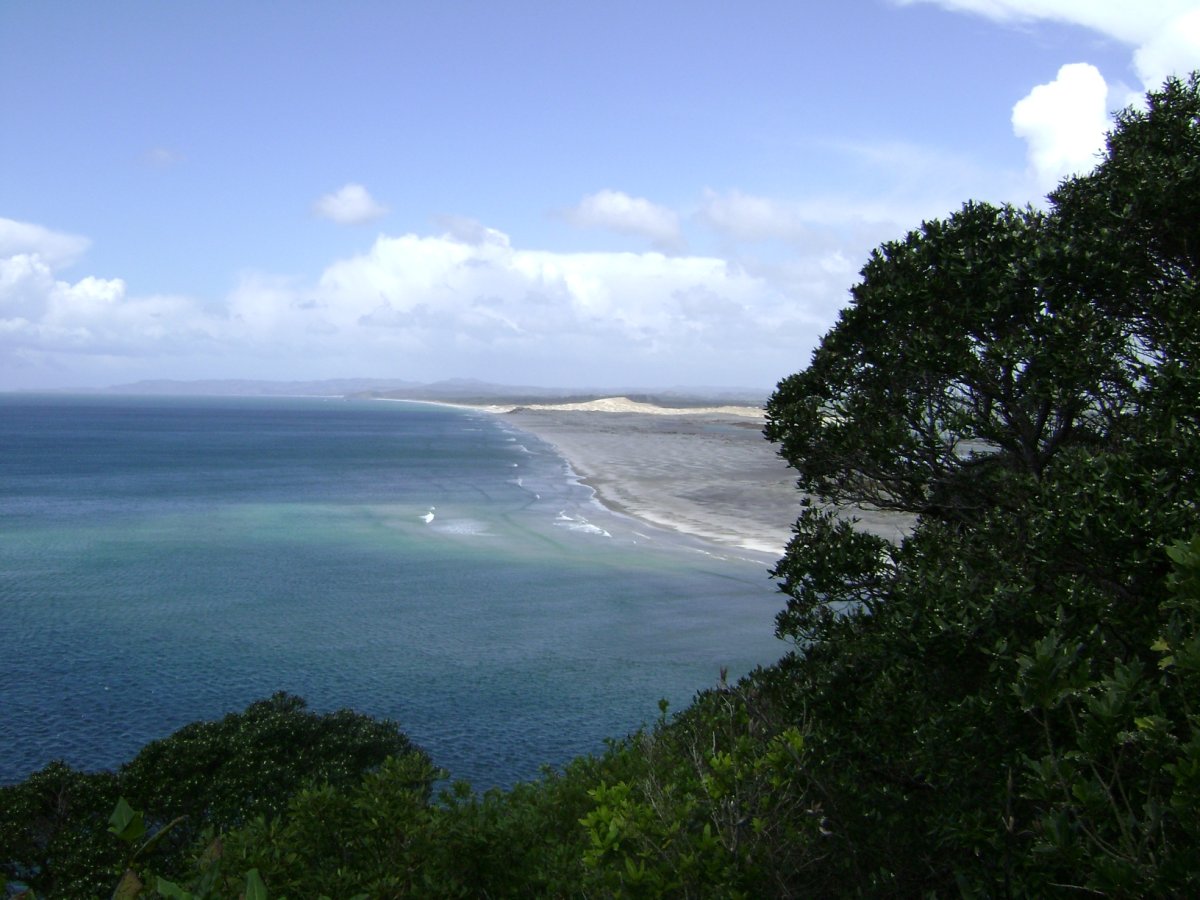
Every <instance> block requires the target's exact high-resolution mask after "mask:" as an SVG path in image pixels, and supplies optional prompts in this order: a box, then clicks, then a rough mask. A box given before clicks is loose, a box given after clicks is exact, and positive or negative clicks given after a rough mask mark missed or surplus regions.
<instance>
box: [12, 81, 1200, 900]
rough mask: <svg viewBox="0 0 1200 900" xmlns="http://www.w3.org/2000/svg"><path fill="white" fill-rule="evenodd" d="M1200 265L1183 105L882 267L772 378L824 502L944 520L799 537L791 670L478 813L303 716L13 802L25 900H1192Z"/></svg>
mask: <svg viewBox="0 0 1200 900" xmlns="http://www.w3.org/2000/svg"><path fill="white" fill-rule="evenodd" d="M1198 268H1200V80H1198V79H1197V77H1196V76H1193V77H1192V78H1191V79H1189V80H1188V81H1178V80H1173V81H1169V82H1168V83H1167V84H1166V85H1165V86H1164V87H1163V88H1162V90H1160V91H1157V92H1154V93H1152V94H1151V95H1149V97H1148V105H1147V106H1146V108H1144V109H1130V110H1127V111H1125V112H1124V113H1122V114H1121V115H1120V116H1119V118H1118V121H1117V124H1116V127H1115V129H1114V130H1113V132H1112V134H1111V135H1110V137H1109V140H1108V145H1107V151H1106V153H1105V156H1104V158H1103V160H1102V161H1101V163H1100V164H1099V166H1098V167H1097V168H1096V170H1095V171H1094V172H1093V173H1091V174H1089V175H1086V176H1083V177H1079V178H1074V179H1071V180H1069V181H1067V182H1065V183H1063V184H1062V185H1061V186H1060V187H1059V188H1058V189H1057V190H1056V191H1055V192H1054V193H1053V194H1052V195H1051V197H1050V205H1049V208H1048V210H1046V211H1038V210H1034V209H1030V208H1025V209H1018V208H1012V207H993V206H989V205H987V204H982V203H968V204H966V205H965V206H964V207H963V208H962V209H961V210H959V211H958V212H955V213H954V214H952V215H950V216H949V217H947V218H946V219H945V220H935V221H930V222H926V223H923V224H922V225H921V227H920V228H919V229H917V230H915V231H913V232H911V233H910V234H908V235H906V236H905V237H903V238H901V239H899V240H897V241H894V242H890V243H887V244H885V245H883V246H882V247H880V248H879V249H878V250H876V251H875V252H874V253H873V254H872V255H871V257H870V259H869V260H868V261H867V263H866V266H865V267H864V269H863V270H862V280H861V281H860V283H859V284H858V285H857V286H856V287H855V288H854V290H853V299H852V303H851V304H850V306H849V307H848V308H847V309H846V310H845V311H844V312H843V313H842V315H841V317H840V319H839V321H838V323H837V324H836V326H835V327H834V328H833V329H832V330H831V331H830V332H829V333H828V334H827V335H826V336H825V338H824V339H823V340H822V342H821V344H820V346H819V347H818V349H817V350H816V352H815V353H814V355H813V359H812V362H811V364H810V365H809V366H808V368H806V369H805V370H804V371H802V372H800V373H798V374H796V375H793V376H791V377H789V378H787V379H785V380H784V381H783V382H781V384H780V385H779V388H778V390H777V391H776V392H775V394H774V395H773V396H772V398H771V400H770V402H769V404H768V409H767V414H768V425H767V435H768V437H769V438H771V439H772V440H774V441H776V442H778V443H779V445H780V448H781V452H782V454H783V455H784V456H785V458H786V459H787V460H788V461H789V462H790V463H791V464H792V466H793V467H794V468H795V469H796V472H797V476H798V481H799V486H800V488H801V489H803V490H804V491H805V492H807V493H810V494H813V495H816V496H818V497H820V498H822V499H823V500H826V501H828V502H829V503H833V504H846V505H851V504H863V503H865V504H870V505H874V506H877V507H880V508H886V509H897V510H903V511H907V512H910V513H915V514H916V515H917V516H918V519H917V525H916V527H915V529H914V530H913V532H912V533H911V535H910V536H909V537H908V538H907V539H905V540H904V541H903V542H902V543H900V544H899V545H893V544H890V543H888V542H886V541H884V540H882V539H880V538H877V537H874V536H872V535H868V534H864V533H861V532H858V531H856V530H854V529H853V528H852V527H851V526H849V525H847V524H845V523H844V522H843V521H842V520H841V519H839V518H837V517H836V516H835V515H834V514H833V513H832V511H831V510H830V509H829V508H828V507H827V506H818V505H812V506H809V507H807V508H806V509H805V511H804V513H803V515H802V516H801V517H800V519H799V521H798V522H797V523H796V528H795V535H794V538H793V540H792V541H791V543H790V544H789V546H788V548H787V551H786V553H785V555H784V557H783V559H781V560H780V562H779V564H778V566H777V569H776V573H775V574H776V576H777V578H778V579H779V582H780V585H781V588H782V590H783V597H784V602H785V606H784V609H783V610H782V612H781V613H780V615H779V618H778V631H779V634H780V636H781V637H783V638H785V639H787V640H788V641H791V642H792V644H793V652H791V653H790V654H788V655H787V656H785V657H784V659H783V660H782V661H781V662H780V663H779V664H777V665H775V666H772V667H770V668H766V669H761V670H759V671H756V672H754V673H753V674H751V675H750V676H748V677H747V678H745V679H743V680H742V681H740V682H739V683H737V684H734V685H721V686H720V687H718V688H717V689H714V690H711V691H707V692H705V693H702V694H700V695H699V696H698V697H697V698H696V699H695V701H694V703H693V704H692V705H691V706H690V707H689V708H687V709H685V710H683V711H682V712H680V713H678V714H676V715H669V714H668V713H669V711H668V710H666V709H665V707H664V709H663V714H662V716H661V718H660V719H659V721H658V722H657V723H655V724H654V725H653V726H651V727H647V728H645V729H644V730H642V731H640V732H638V733H636V734H633V735H631V736H629V737H627V738H625V739H624V740H620V741H614V742H613V743H612V744H611V746H610V747H609V748H608V750H607V751H606V752H604V753H603V754H600V755H598V756H596V757H594V758H581V759H577V760H575V761H574V762H572V763H571V764H569V765H568V766H566V767H565V768H564V769H563V770H562V771H555V772H547V773H546V774H545V775H544V776H543V777H542V778H541V779H539V780H537V781H534V782H531V783H527V784H521V785H518V786H517V787H515V788H513V789H511V790H509V791H507V792H499V791H494V792H489V793H487V794H484V795H477V794H475V793H473V792H472V791H471V790H470V788H469V787H468V786H466V785H461V784H460V785H455V786H452V787H451V788H448V789H439V787H438V784H439V781H438V779H439V773H438V771H437V770H436V769H435V768H434V766H433V765H432V764H431V761H430V760H429V759H428V758H427V757H426V756H425V754H423V753H422V752H421V751H420V750H418V749H417V748H414V747H411V746H410V745H408V743H407V741H406V740H405V739H404V737H403V735H402V734H400V732H399V731H398V729H397V728H396V726H395V725H394V724H392V723H372V722H370V721H369V720H364V719H362V718H361V717H357V716H354V715H353V714H350V713H341V714H335V715H334V716H325V717H321V716H314V715H312V714H310V713H308V712H306V711H305V710H304V709H303V704H302V702H301V701H299V700H297V699H296V698H289V697H286V696H283V695H279V696H276V697H275V698H272V699H271V700H269V701H264V702H263V703H261V704H256V705H255V706H253V707H251V708H250V709H248V710H247V711H246V712H245V713H242V714H238V715H236V716H231V717H227V719H225V720H222V722H220V723H207V724H201V725H196V726H189V729H185V730H184V731H181V732H179V733H177V734H176V735H174V736H172V737H171V738H168V739H166V740H165V741H162V742H158V743H156V744H152V745H150V746H149V747H147V748H146V749H145V750H144V751H143V752H142V754H140V755H139V756H138V757H137V758H136V759H135V760H133V761H132V762H131V763H130V764H129V765H127V766H126V767H124V768H122V769H121V770H119V771H118V772H115V773H101V774H84V773H80V772H76V771H73V770H71V769H69V768H67V767H66V766H64V765H62V764H52V765H51V766H49V767H47V768H46V769H44V770H43V771H41V772H38V773H36V774H35V775H33V776H31V778H30V779H28V780H27V781H26V782H24V783H22V784H20V785H16V786H12V787H6V788H3V789H2V790H0V866H2V871H4V872H6V873H7V875H8V877H9V878H11V879H14V880H19V881H20V882H21V883H22V884H25V885H28V886H30V887H31V888H32V889H33V890H35V891H36V892H37V894H38V896H62V897H95V896H103V895H105V894H108V893H111V892H112V890H113V888H114V886H115V885H117V884H118V881H120V885H121V886H120V888H119V891H121V892H123V893H121V894H120V896H127V897H134V896H153V895H154V894H155V892H157V894H158V895H161V896H174V897H182V896H195V897H239V896H243V895H244V896H247V897H266V896H270V897H272V898H279V897H285V896H286V897H293V898H300V897H317V896H320V895H324V896H328V897H334V898H347V897H353V896H365V897H407V896H429V897H455V896H461V897H516V896H550V897H554V896H561V897H576V896H589V897H604V896H634V897H636V896H644V897H659V896H680V897H843V896H872V897H874V896H903V897H911V896H939V897H951V896H967V897H1016V896H1038V897H1042V896H1054V895H1060V894H1061V895H1064V896H1088V895H1092V896H1112V897H1146V896H1167V897H1169V896H1176V897H1193V896H1198V895H1200V815H1197V811H1198V810H1200V632H1198V630H1197V618H1198V615H1200V514H1198V510H1200V507H1198V506H1197V502H1198V501H1200V480H1198V471H1197V468H1198V466H1200V371H1198V370H1197V361H1198V355H1197V349H1198V346H1200V282H1198V280H1197V274H1198ZM118 798H124V799H125V801H126V803H124V804H118ZM114 809H116V812H115V813H114ZM110 813H111V814H113V817H112V820H111V823H110V820H109V816H110ZM179 816H184V817H185V818H183V819H182V820H178V821H176V820H177V817H179ZM173 822H174V824H172V823H173ZM123 873H124V874H123Z"/></svg>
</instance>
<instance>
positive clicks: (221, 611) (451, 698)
mask: <svg viewBox="0 0 1200 900" xmlns="http://www.w3.org/2000/svg"><path fill="white" fill-rule="evenodd" d="M769 564H770V560H768V559H763V558H754V557H752V556H751V555H750V554H746V553H743V552H741V551H737V550H728V549H724V550H722V549H719V548H715V547H712V546H708V545H705V544H703V543H701V542H697V541H693V540H690V539H686V538H683V537H680V536H677V535H673V534H670V533H667V532H662V531H656V530H654V529H652V528H650V527H649V526H646V525H644V524H642V523H639V522H637V521H635V520H632V519H629V518H626V517H622V516H618V515H616V514H612V513H609V512H607V511H606V510H604V509H603V508H601V507H600V506H599V505H598V504H596V503H595V501H594V500H593V499H592V494H591V491H590V489H588V488H587V487H585V486H583V485H581V484H579V483H578V482H577V481H576V480H575V479H574V478H573V476H572V474H571V472H570V470H569V468H568V467H567V465H566V463H565V462H564V461H563V460H562V459H561V458H560V457H559V456H557V455H556V454H555V453H554V452H553V451H552V449H551V448H550V447H548V446H547V445H546V444H544V443H542V442H541V441H539V440H538V439H536V438H534V437H532V436H530V435H528V434H525V433H523V432H519V431H516V430H514V429H513V428H511V427H510V426H507V425H506V424H505V422H504V420H503V417H502V416H491V415H488V414H485V413H478V412H473V411H467V410H460V409H451V408H445V407H438V406H432V405H423V404H409V403H394V402H385V401H368V400H364V401H345V400H332V399H308V398H300V399H274V398H272V399H260V398H253V399H242V398H236V399H228V398H221V399H208V398H204V399H197V398H187V399H181V398H165V399H164V398H131V397H85V398H81V397H66V396H35V395H0V783H10V782H13V781H16V780H19V779H21V778H23V777H25V776H26V775H28V774H29V773H30V772H31V771H34V770H35V769H38V768H40V767H41V766H43V765H45V764H46V763H47V762H49V761H50V760H52V759H56V758H61V759H65V760H66V761H67V762H69V763H71V764H72V765H75V766H80V767H84V768H89V769H91V768H107V767H112V766H115V765H118V764H119V763H121V762H123V761H124V760H126V759H128V758H130V757H131V756H132V755H133V754H134V753H136V752H137V750H138V749H139V748H140V747H141V746H142V745H143V744H145V743H146V742H147V741H149V740H152V739H154V738H157V737H162V736H165V735H167V734H169V733H170V732H171V731H173V730H174V729H176V728H178V727H180V726H182V725H184V724H186V723H188V722H190V721H193V720H196V719H203V718H215V717H218V716H220V715H222V714H224V713H226V712H229V711H232V710H237V709H241V708H243V707H244V706H246V705H247V704H248V703H250V702H251V701H253V700H256V699H259V698H262V697H265V696H267V695H269V694H270V693H272V692H273V691H277V690H286V691H290V692H293V693H297V694H300V695H302V696H304V697H305V698H306V699H307V700H308V701H309V705H310V707H311V708H313V709H315V710H317V711H328V710H332V709H336V708H338V707H343V706H347V707H352V708H354V709H357V710H360V711H362V712H365V713H368V714H371V715H375V716H386V717H390V718H393V719H395V720H397V721H398V722H399V723H400V725H401V727H402V728H403V729H404V730H405V731H406V732H407V733H408V734H409V736H410V737H412V738H413V739H414V740H415V741H416V742H417V743H418V744H419V745H421V746H422V747H424V748H425V749H426V750H427V751H429V753H430V754H431V755H432V756H433V759H434V761H435V762H436V763H437V764H438V765H440V766H443V767H445V768H447V769H449V770H450V772H451V774H452V776H453V777H456V778H466V779H469V780H470V781H471V782H472V784H473V785H474V786H476V787H477V788H487V787H490V786H493V785H500V786H504V785H509V784H511V783H513V782H514V781H517V780H523V779H527V778H531V777H534V776H536V775H537V773H538V771H539V768H540V767H541V766H542V765H543V764H551V765H558V764H562V763H564V762H566V761H567V760H568V759H570V758H571V757H573V756H576V755H578V754H581V753H587V752H594V751H598V750H600V749H602V748H603V740H604V738H605V737H618V736H622V735H624V734H626V733H628V732H629V731H631V730H632V729H634V728H636V727H637V726H638V725H639V724H641V723H643V722H647V721H651V720H653V719H654V718H655V717H656V716H657V714H658V710H657V701H658V700H659V698H660V697H665V698H667V699H668V700H670V701H671V704H672V707H673V708H674V709H679V708H681V707H682V706H683V705H685V704H686V703H687V702H688V700H689V699H690V698H691V697H692V696H693V695H694V694H695V692H696V691H697V690H699V689H702V688H705V687H709V686H712V685H713V684H715V683H716V681H717V679H718V677H719V672H720V670H721V668H722V667H728V669H729V672H730V676H731V677H732V676H733V675H737V674H741V673H744V672H746V671H748V670H750V669H751V668H753V667H754V666H755V665H758V664H760V663H769V662H773V661H774V660H775V659H776V658H778V656H779V655H780V654H781V653H782V651H783V650H784V647H783V645H782V644H780V643H779V642H778V641H777V640H775V638H774V637H773V636H772V629H773V617H774V614H775V612H776V611H777V610H778V609H779V607H780V606H781V602H780V597H779V595H778V593H777V592H776V589H775V587H774V585H773V584H772V582H771V581H770V579H769V578H768V576H767V568H768V567H769Z"/></svg>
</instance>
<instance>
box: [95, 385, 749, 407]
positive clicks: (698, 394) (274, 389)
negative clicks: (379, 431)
mask: <svg viewBox="0 0 1200 900" xmlns="http://www.w3.org/2000/svg"><path fill="white" fill-rule="evenodd" d="M104 393H108V394H140V395H152V396H191V397H205V396H207V397H287V396H292V397H297V396H312V397H384V398H388V399H392V400H434V401H440V402H443V403H478V404H483V405H489V404H506V405H507V404H511V405H513V406H520V405H524V404H530V403H587V402H589V401H592V400H599V399H601V398H604V397H612V396H615V395H620V396H624V397H628V398H629V399H630V400H634V401H637V402H640V403H653V404H656V405H659V406H677V407H688V406H712V405H737V406H761V405H762V404H763V403H765V402H766V399H767V394H768V393H769V392H768V391H765V390H755V389H753V388H727V387H695V388H692V387H670V388H651V389H648V388H645V387H632V388H631V387H607V388H548V387H539V386H534V385H508V384H495V383H492V382H487V381H479V380H477V379H473V378H451V379H448V380H445V381H435V382H432V383H421V382H415V381H404V380H401V379H386V378H333V379H326V380H321V381H267V380H255V379H235V378H226V379H207V380H201V381H176V380H171V379H160V380H153V381H135V382H132V383H129V384H118V385H113V386H112V387H110V388H107V389H106V390H105V391H104Z"/></svg>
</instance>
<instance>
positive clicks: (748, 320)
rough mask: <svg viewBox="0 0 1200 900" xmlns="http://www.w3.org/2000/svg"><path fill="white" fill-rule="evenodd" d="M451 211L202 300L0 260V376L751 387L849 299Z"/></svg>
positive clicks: (799, 352)
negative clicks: (531, 237)
mask: <svg viewBox="0 0 1200 900" xmlns="http://www.w3.org/2000/svg"><path fill="white" fill-rule="evenodd" d="M450 224H452V225H453V226H454V227H453V229H452V231H451V232H449V233H445V234H430V235H422V234H403V235H399V236H387V235H384V236H380V237H379V238H378V239H376V240H375V241H374V242H373V243H372V244H371V245H370V247H369V248H368V249H366V250H365V251H364V252H362V253H360V254H357V255H354V256H350V257H346V258H342V259H338V260H334V261H332V262H331V263H330V264H329V265H328V266H327V267H326V268H325V269H324V271H323V272H321V274H320V275H319V276H318V277H315V278H313V279H308V280H304V279H296V278H289V277H281V276H275V275H271V274H269V273H248V274H245V275H244V276H243V277H242V279H241V281H240V282H239V283H238V284H237V286H236V287H235V288H234V289H233V290H232V291H231V292H229V293H228V294H227V295H226V296H224V297H222V298H210V300H209V301H208V302H206V303H201V302H199V301H197V300H195V299H193V298H187V297H174V296H148V297H147V296H138V295H137V294H136V292H135V291H134V290H132V289H131V287H130V286H129V285H127V284H126V283H125V282H124V281H123V280H121V279H117V278H111V279H105V278H96V277H91V276H88V277H83V278H80V279H77V280H74V281H69V280H64V279H62V278H60V277H59V276H58V275H56V273H55V272H54V270H53V268H52V267H51V266H50V265H49V264H48V263H47V262H46V261H45V260H44V259H43V258H41V257H40V256H39V255H38V254H36V253H16V254H10V255H8V256H3V257H0V380H3V381H4V382H5V383H8V384H9V385H10V386H11V385H12V384H13V382H14V379H15V378H16V377H17V376H16V375H14V367H15V366H17V361H19V360H20V359H25V360H26V361H28V360H29V359H33V358H34V357H36V358H37V359H39V360H41V361H42V363H39V364H45V365H49V364H50V363H49V362H48V361H53V363H54V365H56V366H58V367H60V368H61V369H63V370H64V371H65V370H70V371H75V372H81V371H85V370H87V371H94V370H95V369H96V366H98V365H99V363H98V362H97V361H98V360H104V361H105V363H104V365H105V366H106V367H107V368H105V369H104V371H112V372H115V371H117V370H116V369H114V368H113V367H114V366H118V367H123V368H121V369H120V371H121V372H123V373H124V374H123V375H113V376H110V377H109V378H107V379H106V381H107V382H108V383H112V382H113V381H120V380H132V379H133V377H148V376H155V377H162V376H163V375H164V374H167V375H172V373H179V372H187V373H188V376H187V377H193V376H205V375H206V376H209V377H212V376H213V375H228V374H234V371H231V369H230V367H229V360H240V361H242V362H240V363H239V365H241V366H243V367H244V366H245V365H247V364H248V363H246V362H245V361H246V360H254V366H255V371H256V372H258V373H260V374H261V373H262V372H264V371H271V372H274V375H273V377H306V376H307V375H309V374H311V373H313V372H318V371H337V372H345V371H346V366H347V365H350V366H352V367H353V369H355V370H356V371H358V372H390V373H394V374H396V375H397V376H400V377H411V378H425V379H432V378H440V377H449V376H453V375H464V376H474V377H485V378H492V379H494V380H497V381H506V380H508V381H513V380H535V381H536V380H542V381H545V382H546V383H550V382H554V383H560V384H570V383H577V384H582V383H591V384H647V385H652V384H671V383H688V382H691V383H710V384H711V383H742V384H750V385H754V384H757V385H761V386H764V387H765V386H767V385H770V384H772V383H774V381H776V380H777V379H778V378H779V377H781V376H782V375H783V374H785V373H787V372H789V371H792V370H794V369H795V368H796V367H797V366H799V365H801V364H802V363H803V358H804V357H805V356H806V355H807V348H809V347H811V346H812V345H813V343H814V342H815V340H816V338H817V337H818V336H819V335H820V333H821V332H823V331H824V330H825V328H827V327H828V325H829V322H830V317H831V314H832V313H831V311H832V309H833V308H836V306H837V305H838V304H839V303H840V302H841V301H842V300H843V299H844V295H845V285H846V280H847V279H846V276H845V272H841V273H839V274H838V275H837V276H832V275H831V274H830V273H829V272H828V271H825V270H822V269H821V267H820V266H819V265H809V266H806V267H804V268H801V267H797V266H794V265H793V266H791V267H779V268H774V269H772V268H770V267H759V268H756V267H755V266H753V265H738V264H734V263H731V262H729V261H727V260H725V259H722V258H719V257H716V256H700V255H691V256H679V255H676V256H671V255H667V254H664V253H661V252H656V251H648V252H642V253H628V252H625V253H620V252H603V253H595V252H594V253H560V252H553V251H548V250H539V249H531V248H521V247H516V246H514V245H513V243H512V241H511V239H510V238H509V237H508V235H506V234H504V233H503V232H501V231H499V230H497V229H493V228H489V227H487V226H485V225H483V224H481V223H475V222H469V221H466V220H462V221H458V220H456V221H455V222H453V223H450ZM834 282H836V285H835V286H834V287H833V288H832V298H831V295H830V285H831V284H833V283H834ZM89 366H90V367H91V368H90V369H89V368H88V367H89ZM138 367H140V368H138ZM44 370H45V369H44V368H43V371H44ZM242 371H244V368H243V369H242ZM21 377H23V378H25V380H26V383H28V384H30V385H31V386H36V385H37V384H38V382H37V381H36V380H33V376H27V377H26V376H21ZM92 377H93V379H97V378H100V377H103V376H92ZM174 377H179V376H178V375H174ZM80 380H84V379H80ZM59 381H60V383H61V379H60V380H59ZM41 383H42V384H45V381H42V382H41ZM68 383H78V381H73V382H68Z"/></svg>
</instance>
